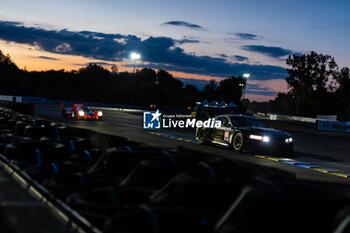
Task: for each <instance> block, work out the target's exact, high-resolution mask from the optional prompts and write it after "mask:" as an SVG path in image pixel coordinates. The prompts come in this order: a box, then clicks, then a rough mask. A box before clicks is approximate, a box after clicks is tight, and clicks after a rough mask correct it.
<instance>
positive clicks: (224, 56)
mask: <svg viewBox="0 0 350 233" xmlns="http://www.w3.org/2000/svg"><path fill="white" fill-rule="evenodd" d="M216 55H218V56H219V57H223V58H226V57H227V55H226V54H223V53H218V54H216Z"/></svg>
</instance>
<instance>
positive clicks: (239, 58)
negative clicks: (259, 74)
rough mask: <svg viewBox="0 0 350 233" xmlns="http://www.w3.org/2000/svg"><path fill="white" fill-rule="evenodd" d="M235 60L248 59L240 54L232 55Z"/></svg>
mask: <svg viewBox="0 0 350 233" xmlns="http://www.w3.org/2000/svg"><path fill="white" fill-rule="evenodd" d="M233 57H234V59H235V60H236V61H248V58H247V57H244V56H240V55H235V56H233Z"/></svg>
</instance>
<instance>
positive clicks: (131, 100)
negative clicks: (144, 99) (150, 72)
mask: <svg viewBox="0 0 350 233" xmlns="http://www.w3.org/2000/svg"><path fill="white" fill-rule="evenodd" d="M130 58H131V60H133V62H134V70H133V75H132V81H131V96H130V105H133V104H134V89H135V76H136V62H137V61H138V60H140V58H141V55H140V54H139V53H135V52H133V53H131V54H130Z"/></svg>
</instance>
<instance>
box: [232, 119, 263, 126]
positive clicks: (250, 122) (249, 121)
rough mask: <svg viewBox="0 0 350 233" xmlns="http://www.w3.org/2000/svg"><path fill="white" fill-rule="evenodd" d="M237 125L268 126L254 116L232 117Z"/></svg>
mask: <svg viewBox="0 0 350 233" xmlns="http://www.w3.org/2000/svg"><path fill="white" fill-rule="evenodd" d="M230 119H231V121H232V123H233V124H234V125H235V126H255V127H262V128H266V126H265V125H264V124H263V123H262V122H261V121H259V120H258V119H255V118H252V117H230Z"/></svg>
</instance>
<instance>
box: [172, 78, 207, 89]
mask: <svg viewBox="0 0 350 233" xmlns="http://www.w3.org/2000/svg"><path fill="white" fill-rule="evenodd" d="M176 78H177V79H178V80H180V81H181V82H183V83H184V84H186V85H193V86H196V87H197V88H198V89H199V90H203V89H204V87H205V86H206V85H207V84H208V83H209V81H207V80H200V79H192V78H179V77H176Z"/></svg>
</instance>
